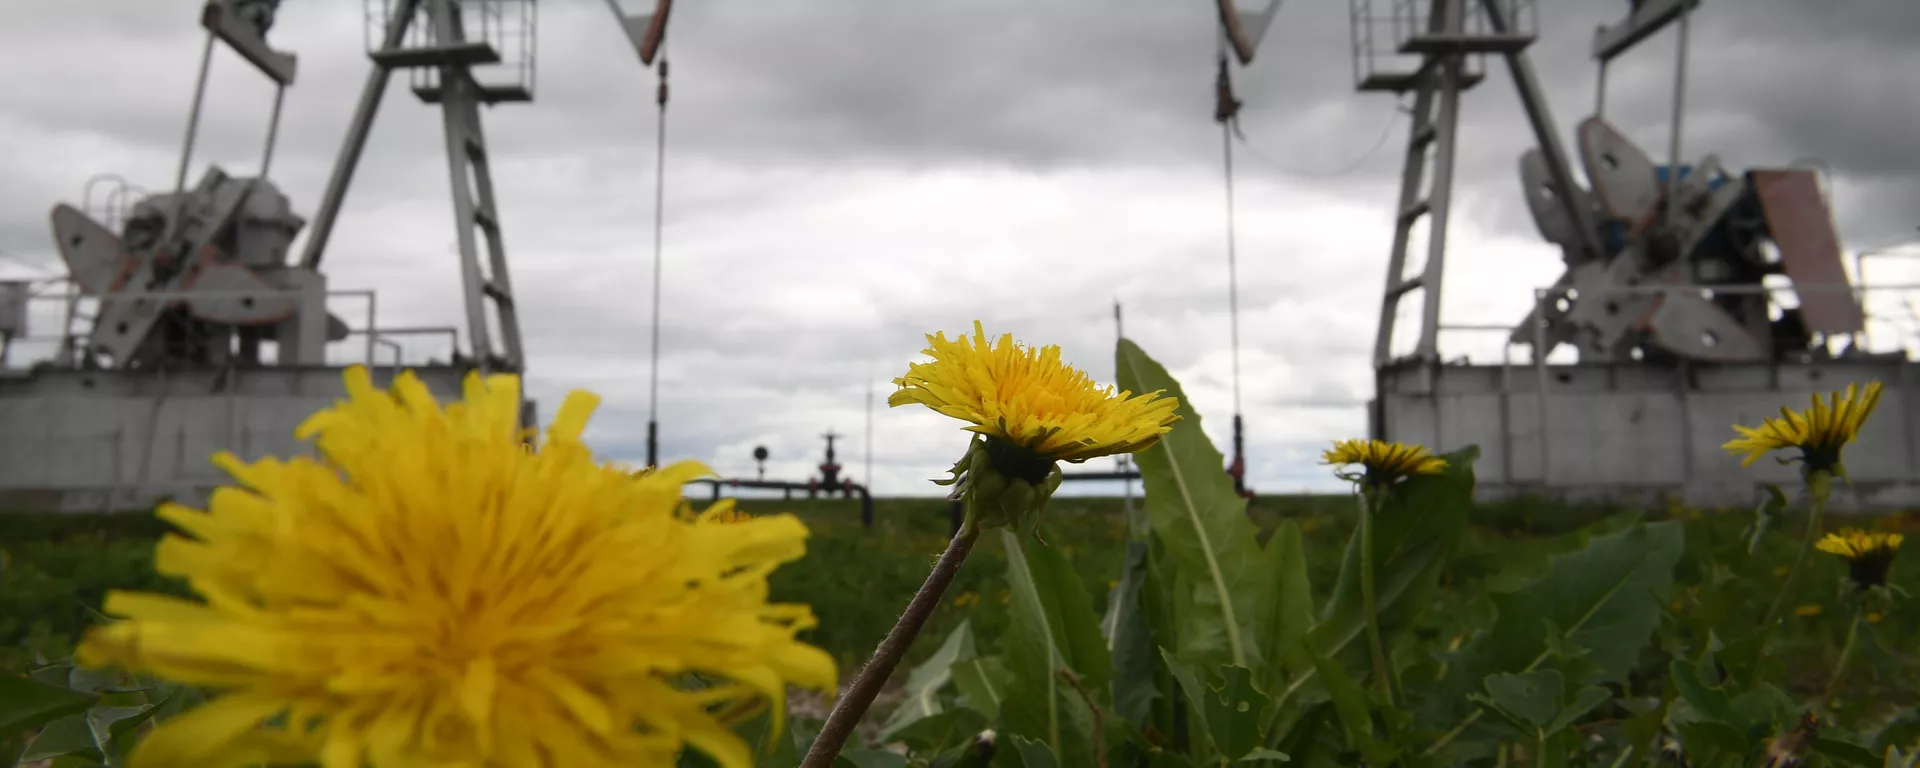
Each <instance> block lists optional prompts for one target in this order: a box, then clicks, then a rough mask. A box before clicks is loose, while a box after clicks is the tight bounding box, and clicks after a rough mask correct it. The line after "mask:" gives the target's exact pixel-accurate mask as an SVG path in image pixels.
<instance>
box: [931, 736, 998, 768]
mask: <svg viewBox="0 0 1920 768" xmlns="http://www.w3.org/2000/svg"><path fill="white" fill-rule="evenodd" d="M997 741H998V736H997V735H996V734H995V733H994V732H992V731H983V732H980V733H976V734H972V735H971V736H969V737H967V739H966V740H965V743H962V744H960V745H958V746H955V747H954V748H952V749H949V750H947V751H946V752H943V753H941V754H940V756H938V757H935V758H934V759H933V760H931V761H929V762H928V763H927V768H987V766H988V765H990V764H991V763H992V760H993V755H994V752H995V749H994V748H995V745H996V742H997Z"/></svg>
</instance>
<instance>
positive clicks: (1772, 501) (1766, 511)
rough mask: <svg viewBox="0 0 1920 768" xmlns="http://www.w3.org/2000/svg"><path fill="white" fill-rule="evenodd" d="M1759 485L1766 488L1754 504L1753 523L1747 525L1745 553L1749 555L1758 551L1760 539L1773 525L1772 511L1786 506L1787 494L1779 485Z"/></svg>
mask: <svg viewBox="0 0 1920 768" xmlns="http://www.w3.org/2000/svg"><path fill="white" fill-rule="evenodd" d="M1760 487H1761V488H1763V489H1765V490H1766V492H1767V496H1766V498H1763V499H1761V500H1760V503H1759V504H1758V505H1755V506H1754V508H1753V524H1752V525H1749V526H1747V530H1746V539H1747V554H1749V555H1751V554H1753V553H1755V552H1758V551H1760V541H1761V539H1763V538H1765V536H1766V535H1767V529H1769V528H1772V527H1773V515H1774V513H1776V512H1779V511H1781V510H1784V509H1786V508H1787V506H1788V504H1787V494H1785V493H1783V492H1781V490H1780V486H1777V485H1774V484H1773V483H1764V484H1762V485H1761V486H1760Z"/></svg>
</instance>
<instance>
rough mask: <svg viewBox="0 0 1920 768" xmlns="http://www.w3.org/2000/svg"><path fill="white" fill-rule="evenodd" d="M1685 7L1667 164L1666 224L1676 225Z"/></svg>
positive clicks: (1684, 94) (1684, 75)
mask: <svg viewBox="0 0 1920 768" xmlns="http://www.w3.org/2000/svg"><path fill="white" fill-rule="evenodd" d="M1690 15H1691V14H1689V13H1688V12H1687V7H1686V6H1684V5H1682V6H1681V7H1680V43H1679V48H1678V52H1677V53H1676V54H1675V57H1674V62H1673V137H1672V141H1673V143H1672V150H1673V151H1672V152H1671V157H1672V158H1673V159H1672V160H1669V161H1668V165H1667V203H1666V208H1667V210H1666V214H1667V216H1666V218H1667V226H1670V227H1672V226H1678V225H1679V221H1680V206H1679V204H1678V201H1677V199H1676V196H1675V194H1674V192H1675V190H1678V189H1679V188H1680V186H1679V185H1680V129H1681V125H1682V123H1681V121H1682V119H1683V117H1684V116H1685V112H1686V107H1685V104H1686V98H1687V19H1688V18H1689V17H1690Z"/></svg>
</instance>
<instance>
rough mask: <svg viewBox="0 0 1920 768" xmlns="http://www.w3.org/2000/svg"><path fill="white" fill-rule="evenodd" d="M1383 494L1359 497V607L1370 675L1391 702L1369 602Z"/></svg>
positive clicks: (1376, 617)
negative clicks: (1364, 616) (1375, 531)
mask: <svg viewBox="0 0 1920 768" xmlns="http://www.w3.org/2000/svg"><path fill="white" fill-rule="evenodd" d="M1386 494H1387V491H1386V489H1384V488H1379V489H1369V490H1367V491H1366V492H1364V493H1362V494H1361V504H1360V605H1361V607H1362V608H1363V609H1365V610H1366V612H1367V645H1368V646H1369V649H1370V650H1371V651H1372V653H1373V676H1374V677H1375V678H1377V679H1379V681H1380V689H1381V690H1382V691H1385V692H1386V694H1387V703H1388V704H1389V705H1391V704H1393V703H1394V696H1393V668H1392V666H1391V665H1389V664H1388V663H1387V651H1386V646H1385V645H1383V644H1382V643H1381V642H1380V613H1379V611H1378V610H1376V609H1375V608H1374V603H1373V518H1374V517H1375V513H1377V512H1378V511H1379V507H1381V506H1384V502H1385V499H1386Z"/></svg>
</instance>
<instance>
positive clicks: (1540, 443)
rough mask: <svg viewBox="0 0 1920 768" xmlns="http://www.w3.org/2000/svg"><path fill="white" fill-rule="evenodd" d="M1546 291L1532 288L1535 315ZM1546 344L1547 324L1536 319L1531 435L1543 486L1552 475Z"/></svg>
mask: <svg viewBox="0 0 1920 768" xmlns="http://www.w3.org/2000/svg"><path fill="white" fill-rule="evenodd" d="M1547 291H1548V289H1545V288H1535V289H1534V290H1533V312H1534V316H1535V317H1540V318H1544V317H1545V316H1544V315H1543V314H1541V313H1543V312H1544V311H1545V309H1544V308H1545V306H1546V303H1547ZM1546 345H1547V324H1546V323H1545V322H1541V321H1536V322H1535V323H1534V324H1533V374H1534V382H1533V386H1534V400H1535V403H1536V407H1537V414H1536V415H1535V417H1534V418H1535V419H1536V420H1538V422H1539V423H1538V424H1535V425H1534V430H1533V435H1534V442H1535V443H1537V446H1536V448H1535V451H1536V452H1537V453H1539V454H1540V485H1541V486H1543V487H1544V486H1546V485H1547V483H1548V480H1549V479H1550V478H1551V477H1552V476H1553V473H1552V471H1551V467H1552V466H1553V464H1552V462H1551V460H1550V458H1549V456H1548V454H1547V449H1548V446H1549V445H1551V444H1552V441H1550V440H1548V439H1547V412H1548V410H1549V409H1548V408H1547V355H1546V353H1545V352H1542V351H1541V350H1544V349H1546V348H1547V346H1546Z"/></svg>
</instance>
